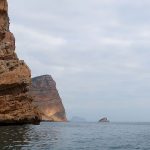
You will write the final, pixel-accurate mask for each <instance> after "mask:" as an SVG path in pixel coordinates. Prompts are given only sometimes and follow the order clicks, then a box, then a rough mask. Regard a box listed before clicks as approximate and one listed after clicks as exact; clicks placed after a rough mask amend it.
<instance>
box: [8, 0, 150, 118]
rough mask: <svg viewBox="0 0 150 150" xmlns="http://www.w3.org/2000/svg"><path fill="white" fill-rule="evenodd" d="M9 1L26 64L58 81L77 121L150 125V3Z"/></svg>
mask: <svg viewBox="0 0 150 150" xmlns="http://www.w3.org/2000/svg"><path fill="white" fill-rule="evenodd" d="M8 2H9V16H10V23H11V24H10V29H11V31H12V32H13V33H14V35H15V37H16V52H17V54H18V56H19V58H20V59H23V60H25V61H26V63H27V64H28V65H29V66H30V68H31V70H32V76H33V77H35V76H39V75H43V74H50V75H52V77H53V78H54V80H55V81H56V83H57V88H58V90H59V94H60V96H61V98H62V101H63V104H64V106H65V109H66V113H67V117H68V118H69V119H70V118H72V117H73V116H80V117H83V118H85V119H86V120H88V121H98V120H99V119H100V118H102V117H108V119H109V120H111V121H150V116H149V115H148V114H150V19H149V18H150V9H149V8H150V1H148V0H44V1H38V0H30V1H27V0H8Z"/></svg>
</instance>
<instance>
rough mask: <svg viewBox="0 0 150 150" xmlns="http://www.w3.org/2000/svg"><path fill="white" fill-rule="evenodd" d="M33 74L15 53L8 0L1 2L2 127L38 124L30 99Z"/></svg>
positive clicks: (0, 109) (0, 118)
mask: <svg viewBox="0 0 150 150" xmlns="http://www.w3.org/2000/svg"><path fill="white" fill-rule="evenodd" d="M30 84H31V71H30V69H29V68H28V66H27V65H26V64H25V62H24V61H23V60H19V59H18V57H17V55H16V53H15V38H14V35H13V33H11V32H10V31H9V17H8V4H7V0H0V125H3V124H24V123H37V122H39V121H40V119H41V118H40V113H39V112H38V110H37V109H36V108H35V107H34V106H33V105H32V100H33V99H32V97H31V96H29V95H28V90H29V86H30Z"/></svg>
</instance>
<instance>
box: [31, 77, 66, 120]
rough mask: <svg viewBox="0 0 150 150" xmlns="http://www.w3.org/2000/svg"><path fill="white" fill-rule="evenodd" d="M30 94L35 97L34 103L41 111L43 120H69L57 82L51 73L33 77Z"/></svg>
mask: <svg viewBox="0 0 150 150" xmlns="http://www.w3.org/2000/svg"><path fill="white" fill-rule="evenodd" d="M30 95H31V96H32V97H34V101H33V103H34V105H35V106H36V107H38V109H39V110H40V111H41V113H42V120H43V121H67V119H66V114H65V109H64V106H63V104H62V100H61V98H60V96H59V94H58V91H57V89H56V83H55V81H54V80H53V78H52V77H51V76H50V75H43V76H39V77H35V78H33V79H32V86H31V87H30Z"/></svg>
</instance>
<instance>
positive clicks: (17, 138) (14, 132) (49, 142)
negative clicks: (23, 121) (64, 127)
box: [0, 125, 61, 150]
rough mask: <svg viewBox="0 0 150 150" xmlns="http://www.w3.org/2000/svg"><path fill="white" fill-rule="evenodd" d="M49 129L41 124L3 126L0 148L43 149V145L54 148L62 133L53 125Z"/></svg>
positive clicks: (19, 149)
mask: <svg viewBox="0 0 150 150" xmlns="http://www.w3.org/2000/svg"><path fill="white" fill-rule="evenodd" d="M48 129H49V130H45V128H44V129H42V128H41V126H40V125H38V126H33V125H24V126H5V127H3V126H1V127H0V149H1V150H5V149H7V150H12V149H15V150H26V149H37V148H38V149H42V148H43V147H44V149H45V148H46V149H50V148H54V146H55V144H57V139H58V137H59V136H60V135H61V133H60V132H59V130H56V128H54V127H53V125H51V127H48Z"/></svg>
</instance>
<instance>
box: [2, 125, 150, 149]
mask: <svg viewBox="0 0 150 150" xmlns="http://www.w3.org/2000/svg"><path fill="white" fill-rule="evenodd" d="M3 149H4V150H5V149H6V150H7V149H8V150H134V149H139V150H150V123H109V124H99V123H46V122H43V123H41V125H38V126H33V125H26V126H7V127H0V150H3Z"/></svg>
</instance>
